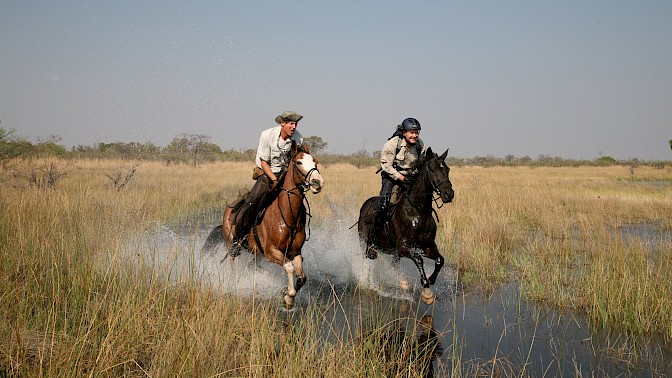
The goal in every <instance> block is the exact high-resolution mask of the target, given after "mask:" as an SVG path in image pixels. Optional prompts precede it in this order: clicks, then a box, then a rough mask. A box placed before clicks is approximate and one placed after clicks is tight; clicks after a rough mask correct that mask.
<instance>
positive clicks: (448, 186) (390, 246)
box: [357, 148, 455, 304]
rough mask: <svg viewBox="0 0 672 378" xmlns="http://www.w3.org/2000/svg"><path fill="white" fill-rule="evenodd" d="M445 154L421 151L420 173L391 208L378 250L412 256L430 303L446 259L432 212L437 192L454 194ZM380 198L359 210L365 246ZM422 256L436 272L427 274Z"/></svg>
mask: <svg viewBox="0 0 672 378" xmlns="http://www.w3.org/2000/svg"><path fill="white" fill-rule="evenodd" d="M446 155H448V150H446V152H444V153H443V155H441V156H438V155H437V154H435V153H433V152H432V149H431V148H428V149H427V151H426V152H425V153H424V154H422V155H420V157H419V159H418V162H417V168H418V174H417V176H416V177H415V178H414V179H413V180H411V183H410V184H409V185H407V186H406V187H405V188H404V190H403V191H402V193H401V195H400V198H399V200H398V202H397V204H396V205H394V206H392V207H391V208H390V210H389V216H388V217H387V219H386V221H385V224H384V226H383V227H382V230H381V231H380V237H379V238H378V240H379V243H378V247H379V248H377V249H378V250H379V251H381V252H384V253H388V254H396V256H397V257H407V258H409V259H411V260H413V262H414V263H415V266H416V267H417V268H418V270H419V271H420V280H421V283H422V286H423V291H422V300H423V301H424V302H425V303H427V304H430V303H433V302H434V294H433V293H432V291H431V289H430V285H433V284H434V283H435V282H436V277H437V276H438V274H439V272H440V271H441V268H442V267H443V262H444V260H443V257H442V256H441V253H439V248H438V247H437V246H436V242H434V238H435V237H436V221H435V220H434V217H433V216H432V215H433V212H434V210H433V207H432V201H433V198H434V193H435V192H436V193H438V195H439V197H440V198H441V201H442V202H443V203H448V202H451V201H452V200H453V197H454V196H455V193H454V192H453V185H452V183H451V182H450V178H449V173H450V168H448V166H447V165H446V163H445V160H446ZM378 199H379V197H371V198H369V199H368V200H366V201H365V202H364V204H363V205H362V207H361V209H360V211H359V222H358V226H357V228H358V230H359V237H360V241H361V242H362V244H363V245H365V246H366V245H368V243H369V241H370V240H371V235H372V233H373V232H374V228H373V222H374V218H375V211H376V209H377V208H378ZM418 251H421V252H418ZM423 256H424V257H427V258H429V259H431V260H434V262H435V263H434V272H432V275H431V276H429V277H427V275H426V274H425V268H424V264H423V261H422V258H423Z"/></svg>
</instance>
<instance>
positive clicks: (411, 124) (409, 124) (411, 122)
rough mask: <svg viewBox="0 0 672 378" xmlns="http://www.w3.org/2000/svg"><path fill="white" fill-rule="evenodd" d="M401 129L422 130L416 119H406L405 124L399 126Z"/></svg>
mask: <svg viewBox="0 0 672 378" xmlns="http://www.w3.org/2000/svg"><path fill="white" fill-rule="evenodd" d="M399 129H401V130H402V131H406V130H420V122H418V120H417V119H415V118H406V119H405V120H404V122H402V123H401V125H399Z"/></svg>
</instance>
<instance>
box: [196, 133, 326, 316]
mask: <svg viewBox="0 0 672 378" xmlns="http://www.w3.org/2000/svg"><path fill="white" fill-rule="evenodd" d="M281 180H282V186H281V187H280V188H279V193H278V195H277V197H276V198H275V199H274V200H273V202H272V203H271V204H270V205H269V206H268V207H267V208H266V210H265V211H264V212H263V215H262V216H261V218H260V219H261V220H260V221H257V222H256V223H255V225H254V226H253V227H252V229H251V230H250V233H249V235H247V239H246V240H247V244H246V247H247V249H248V250H249V251H250V252H251V253H255V254H256V253H259V254H263V255H264V256H266V258H267V259H268V260H270V261H272V262H274V263H276V264H279V265H281V266H282V267H283V268H284V270H285V272H286V273H287V277H288V279H289V284H288V285H287V290H286V292H285V295H284V300H285V306H286V307H287V308H288V309H289V308H292V307H293V306H294V297H295V296H296V293H297V291H298V290H299V289H301V287H302V286H303V285H304V284H305V283H306V275H305V273H304V272H303V257H302V256H301V248H302V247H303V243H304V242H305V240H306V231H305V227H306V207H305V205H304V198H305V194H306V192H307V191H308V190H311V191H312V192H313V193H319V192H320V191H321V190H322V187H323V186H324V179H323V178H322V175H321V174H320V171H319V170H318V169H317V161H316V160H315V159H314V158H313V157H312V156H311V155H310V151H309V149H308V146H306V145H304V146H302V147H298V146H297V145H296V144H295V143H292V149H291V159H290V162H289V166H288V168H287V172H286V173H285V174H284V179H281ZM235 209H236V208H235V207H227V208H226V210H225V211H224V216H223V220H222V225H219V226H217V227H215V229H214V230H212V232H211V233H210V236H208V239H207V240H206V242H205V245H204V246H203V249H202V251H203V252H207V251H211V250H212V249H214V248H215V247H216V246H217V245H218V244H219V243H221V242H222V241H224V242H225V243H226V245H227V247H228V249H229V251H231V245H232V243H233V235H235V231H236V230H235V227H236V225H235V224H234V223H233V219H234V218H235V214H234V213H235ZM257 219H259V217H257ZM228 255H230V256H231V257H232V258H234V257H235V256H236V254H235V253H231V252H229V253H228ZM295 275H296V286H295V285H294V276H295Z"/></svg>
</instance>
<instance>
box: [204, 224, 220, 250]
mask: <svg viewBox="0 0 672 378" xmlns="http://www.w3.org/2000/svg"><path fill="white" fill-rule="evenodd" d="M222 227H223V226H222V225H221V224H220V225H217V226H216V227H215V228H213V229H212V231H211V232H210V235H208V238H207V239H205V244H203V248H201V254H204V253H209V252H212V251H213V250H214V249H215V248H217V246H218V245H220V244H221V243H222V242H224V232H223V231H222Z"/></svg>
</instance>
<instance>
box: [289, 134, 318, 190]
mask: <svg viewBox="0 0 672 378" xmlns="http://www.w3.org/2000/svg"><path fill="white" fill-rule="evenodd" d="M291 154H292V163H293V164H292V166H293V167H294V168H293V169H294V171H296V172H298V174H297V175H295V177H294V180H295V181H294V182H295V184H296V185H298V186H302V187H303V188H304V189H305V190H308V189H310V191H312V192H313V193H316V194H317V193H319V192H320V191H321V190H322V187H323V186H324V179H323V178H322V174H320V171H319V170H318V169H317V160H315V158H314V157H312V156H311V155H310V149H309V147H308V145H306V144H304V145H302V146H299V145H297V144H296V143H295V142H292V150H291Z"/></svg>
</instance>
